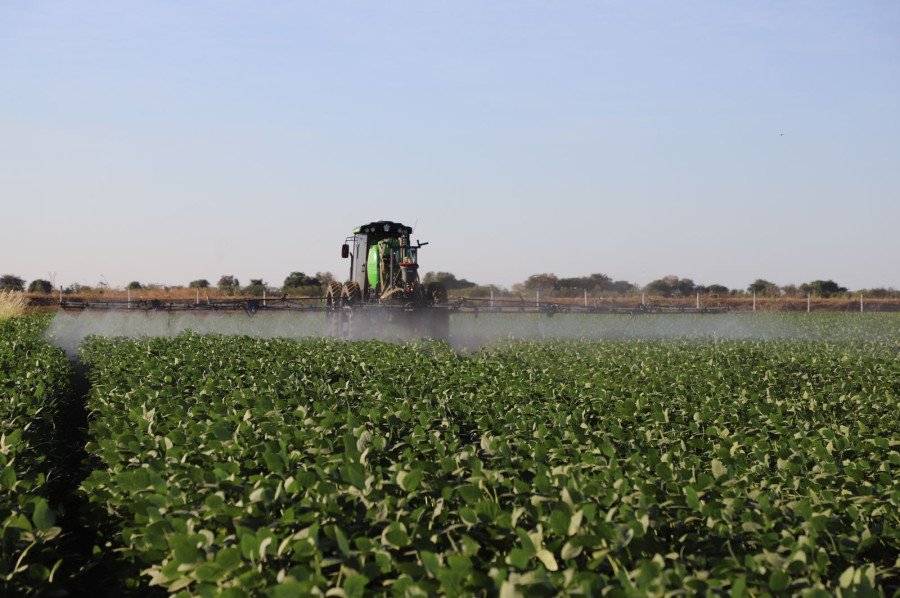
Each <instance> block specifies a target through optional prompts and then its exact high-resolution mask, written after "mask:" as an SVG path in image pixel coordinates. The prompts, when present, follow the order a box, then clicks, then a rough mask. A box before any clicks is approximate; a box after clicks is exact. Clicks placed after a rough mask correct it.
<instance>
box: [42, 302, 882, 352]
mask: <svg viewBox="0 0 900 598" xmlns="http://www.w3.org/2000/svg"><path fill="white" fill-rule="evenodd" d="M186 331H193V332H197V333H200V334H228V335H246V336H252V337H255V338H289V339H300V338H320V337H323V336H326V326H325V319H324V316H323V315H322V314H297V313H270V312H263V313H257V314H256V315H253V316H250V315H246V314H197V313H171V314H170V313H164V312H126V313H118V312H110V313H95V312H90V313H74V314H73V313H68V312H62V313H59V314H57V315H56V317H55V318H53V321H52V322H51V324H50V326H49V327H48V329H47V338H48V340H50V341H51V342H52V343H53V344H54V345H56V346H58V347H60V348H62V349H65V350H66V352H67V353H68V354H69V355H70V356H74V355H75V353H76V351H77V348H78V346H79V345H80V344H81V342H82V341H83V340H84V339H85V338H86V337H89V336H103V337H126V338H141V337H168V336H176V335H178V334H180V333H182V332H186ZM450 334H451V339H450V341H451V344H452V345H454V346H455V347H464V348H470V349H471V348H478V347H481V346H485V345H490V344H493V343H496V342H498V341H503V340H511V339H520V340H540V339H544V340H551V339H645V340H652V339H663V338H688V339H698V340H702V339H709V340H719V339H735V340H737V339H753V340H775V339H798V340H832V341H851V340H876V339H897V338H900V318H898V317H896V316H892V315H891V314H853V313H829V314H796V313H772V312H766V313H741V314H737V313H734V314H722V315H700V314H640V315H635V316H632V315H627V314H590V315H583V314H557V315H555V316H553V317H547V316H546V315H538V314H471V313H466V314H453V315H451V319H450ZM371 336H372V337H373V338H375V339H378V340H385V341H397V340H404V339H406V338H407V337H408V335H403V334H400V333H398V331H397V329H395V328H392V327H386V328H384V329H382V330H376V331H375V332H373V333H372V334H371Z"/></svg>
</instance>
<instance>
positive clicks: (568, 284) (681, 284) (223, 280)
mask: <svg viewBox="0 0 900 598" xmlns="http://www.w3.org/2000/svg"><path fill="white" fill-rule="evenodd" d="M332 280H338V281H340V279H336V278H335V276H334V275H333V274H332V273H331V272H316V273H315V274H314V275H309V274H306V273H305V272H300V271H295V272H291V273H290V274H288V275H287V276H286V277H285V279H284V282H283V283H282V285H281V286H272V285H270V284H269V283H267V282H265V281H264V280H263V279H261V278H253V279H250V283H249V284H248V285H246V286H243V285H241V282H240V280H238V278H237V277H236V276H234V275H233V274H223V275H222V276H221V277H219V279H218V283H216V288H217V289H218V291H219V292H220V293H222V294H224V295H227V296H237V295H245V296H259V297H261V296H262V295H263V293H264V292H267V293H269V294H270V295H273V296H274V295H290V296H311V297H314V296H320V295H323V294H324V292H325V289H326V288H327V287H328V283H329V282H331V281H332ZM25 282H26V281H25V280H24V279H23V278H21V277H19V276H16V275H13V274H4V275H2V276H0V291H24V290H25V288H26V287H25ZM422 282H423V283H425V284H429V283H433V282H436V283H440V284H442V285H444V287H445V288H446V289H447V290H448V291H449V292H450V294H451V295H459V296H466V297H488V296H491V295H494V296H496V297H509V296H519V295H534V294H535V293H540V294H541V295H542V296H545V297H581V296H582V295H584V294H585V293H586V294H587V295H588V296H589V297H594V298H597V297H611V296H634V295H640V294H641V293H644V294H646V295H648V296H651V297H666V298H679V297H693V296H695V295H696V294H697V293H700V295H703V296H714V297H715V296H718V297H742V296H746V297H749V296H751V295H756V296H757V297H759V298H767V297H768V298H777V297H786V298H790V297H798V298H799V297H806V296H807V295H809V296H811V297H816V298H848V297H851V296H853V297H857V296H858V295H859V294H860V293H862V294H863V295H864V296H865V297H868V298H871V299H900V290H898V289H895V288H893V287H875V288H869V289H852V290H851V289H848V288H847V287H845V286H842V285H840V284H838V283H837V282H835V281H834V280H830V279H829V280H812V281H809V282H804V283H801V284H784V285H778V284H776V283H774V282H772V281H770V280H766V279H764V278H757V279H756V280H754V281H753V282H751V283H750V284H748V285H747V287H746V288H729V287H727V286H725V285H723V284H719V283H711V284H700V283H697V282H694V280H693V279H691V278H682V277H679V276H675V275H669V276H664V277H662V278H659V279H657V280H652V281H650V282H649V283H647V284H646V285H644V286H641V285H638V284H635V283H632V282H629V281H627V280H614V279H613V278H612V277H610V276H608V275H606V274H601V273H593V274H587V275H585V276H574V277H568V278H567V277H560V276H557V275H556V274H553V273H551V272H543V273H539V274H532V275H531V276H529V277H528V278H526V279H525V280H523V281H522V282H519V283H516V284H514V285H512V286H511V287H508V288H507V287H504V286H501V285H497V284H480V283H477V282H473V281H471V280H467V279H465V278H461V277H457V276H456V275H455V274H453V273H452V272H427V273H425V274H424V276H423V277H422ZM27 288H28V292H29V293H52V292H54V291H58V290H62V292H63V293H65V294H82V293H100V294H102V293H103V292H105V291H108V290H109V289H108V288H107V287H106V285H105V284H97V285H96V286H87V285H82V284H78V283H73V284H71V285H69V286H66V287H63V288H62V289H60V288H59V287H54V285H53V284H52V283H51V282H50V281H47V280H43V279H36V280H33V281H31V283H30V284H28V287H27ZM126 288H128V289H131V290H155V291H172V290H178V289H185V288H189V289H210V288H212V285H211V284H210V282H209V280H207V279H205V278H200V279H197V280H192V281H190V282H189V283H188V284H187V285H186V286H185V285H163V284H157V283H147V284H145V283H141V282H139V281H136V280H135V281H132V282H130V283H128V285H127V286H126Z"/></svg>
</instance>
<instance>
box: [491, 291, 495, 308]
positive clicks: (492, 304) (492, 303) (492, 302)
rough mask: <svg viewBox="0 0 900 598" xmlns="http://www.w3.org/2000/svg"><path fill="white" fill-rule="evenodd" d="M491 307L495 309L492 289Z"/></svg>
mask: <svg viewBox="0 0 900 598" xmlns="http://www.w3.org/2000/svg"><path fill="white" fill-rule="evenodd" d="M491 307H494V289H491Z"/></svg>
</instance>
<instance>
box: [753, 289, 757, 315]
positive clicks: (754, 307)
mask: <svg viewBox="0 0 900 598" xmlns="http://www.w3.org/2000/svg"><path fill="white" fill-rule="evenodd" d="M753 311H756V292H755V291H754V292H753Z"/></svg>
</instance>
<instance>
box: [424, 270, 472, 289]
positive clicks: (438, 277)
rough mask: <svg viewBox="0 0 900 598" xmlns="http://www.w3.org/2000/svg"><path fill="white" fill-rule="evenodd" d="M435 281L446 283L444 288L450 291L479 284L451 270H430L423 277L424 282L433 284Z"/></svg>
mask: <svg viewBox="0 0 900 598" xmlns="http://www.w3.org/2000/svg"><path fill="white" fill-rule="evenodd" d="M433 282H437V283H440V284H442V285H444V288H445V289H447V290H448V291H451V290H454V289H465V288H468V287H474V286H478V285H476V284H475V283H474V282H472V281H471V280H466V279H465V278H457V277H456V276H455V275H454V274H451V273H450V272H428V273H427V274H425V277H424V278H423V279H422V284H431V283H433Z"/></svg>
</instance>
